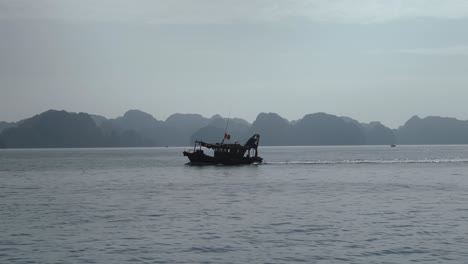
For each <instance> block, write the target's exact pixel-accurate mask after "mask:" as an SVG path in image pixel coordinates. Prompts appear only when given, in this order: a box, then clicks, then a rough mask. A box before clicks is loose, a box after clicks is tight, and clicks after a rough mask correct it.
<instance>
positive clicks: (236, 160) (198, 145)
mask: <svg viewBox="0 0 468 264" xmlns="http://www.w3.org/2000/svg"><path fill="white" fill-rule="evenodd" d="M230 138H231V136H230V135H229V134H226V133H225V134H224V139H230ZM224 139H223V141H222V142H221V143H214V144H213V143H206V142H203V141H195V146H194V147H193V150H191V151H184V152H183V154H184V156H185V157H187V158H188V159H189V160H190V163H189V164H190V165H217V164H222V165H242V164H252V163H261V162H262V161H263V159H262V158H261V157H259V156H258V143H259V141H260V135H258V134H255V135H253V136H252V137H251V138H250V139H249V140H247V142H246V143H245V144H244V145H241V144H239V143H237V142H236V143H234V144H224ZM202 147H204V148H207V149H213V150H214V155H213V156H209V155H206V154H205V152H204V151H203V149H202Z"/></svg>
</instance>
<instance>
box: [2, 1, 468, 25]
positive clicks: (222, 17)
mask: <svg viewBox="0 0 468 264" xmlns="http://www.w3.org/2000/svg"><path fill="white" fill-rule="evenodd" d="M0 4H1V7H2V8H1V9H0V10H1V11H0V12H1V13H0V17H1V18H3V19H58V20H69V21H73V20H82V21H83V20H85V21H86V20H94V21H134V22H142V23H152V24H223V23H253V22H275V21H280V20H284V19H290V18H303V19H307V20H311V21H321V22H336V23H375V22H386V21H392V20H398V19H411V18H440V19H447V18H449V19H456V18H465V17H468V1H465V0H450V1H447V0H359V1H356V0H249V1H238V0H100V1H94V0H43V1H34V0H14V1H11V0H2V1H0Z"/></svg>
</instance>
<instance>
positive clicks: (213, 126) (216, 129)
mask: <svg viewBox="0 0 468 264" xmlns="http://www.w3.org/2000/svg"><path fill="white" fill-rule="evenodd" d="M228 122H229V124H228ZM226 125H229V130H228V131H227V133H228V134H230V135H231V142H236V141H238V142H244V141H245V140H247V139H248V138H247V137H246V133H247V131H248V130H249V128H250V126H251V125H250V123H249V122H247V121H245V120H244V119H240V118H231V119H229V120H228V119H226V118H222V117H221V116H220V115H215V116H213V117H212V118H210V122H209V123H208V125H207V126H205V127H202V128H200V129H198V130H197V131H196V132H195V133H194V134H192V136H191V137H190V142H194V141H195V140H203V141H207V142H220V141H222V140H223V137H224V131H225V129H226Z"/></svg>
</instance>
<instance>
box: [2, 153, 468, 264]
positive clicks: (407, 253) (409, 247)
mask: <svg viewBox="0 0 468 264" xmlns="http://www.w3.org/2000/svg"><path fill="white" fill-rule="evenodd" d="M182 151H183V148H147V149H60V150H2V151H0V263H288V262H289V263H297V262H305V263H411V262H424V263H468V146H398V147H396V148H390V147H388V146H372V147H371V146H369V147H264V148H261V149H260V154H261V156H262V157H264V158H265V161H266V163H265V164H262V165H248V166H239V167H236V166H227V167H226V166H208V167H192V166H188V165H184V164H185V163H186V160H185V158H184V157H182V154H181V152H182Z"/></svg>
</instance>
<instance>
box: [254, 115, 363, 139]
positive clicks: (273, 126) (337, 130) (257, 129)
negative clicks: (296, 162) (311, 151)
mask: <svg viewBox="0 0 468 264" xmlns="http://www.w3.org/2000/svg"><path fill="white" fill-rule="evenodd" d="M252 133H258V134H260V135H262V138H261V140H262V145H270V146H274V145H281V146H286V145H361V144H364V143H365V137H364V134H363V133H362V131H361V129H360V127H359V126H358V125H356V124H353V123H349V122H346V121H344V120H343V119H341V118H339V117H337V116H334V115H329V114H325V113H316V114H309V115H305V116H304V117H303V118H302V119H299V120H296V121H294V122H289V121H288V120H286V119H284V118H282V117H281V116H279V115H278V114H275V113H261V114H259V115H258V117H257V119H256V120H255V122H254V123H253V124H252V128H251V129H250V134H252Z"/></svg>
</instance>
